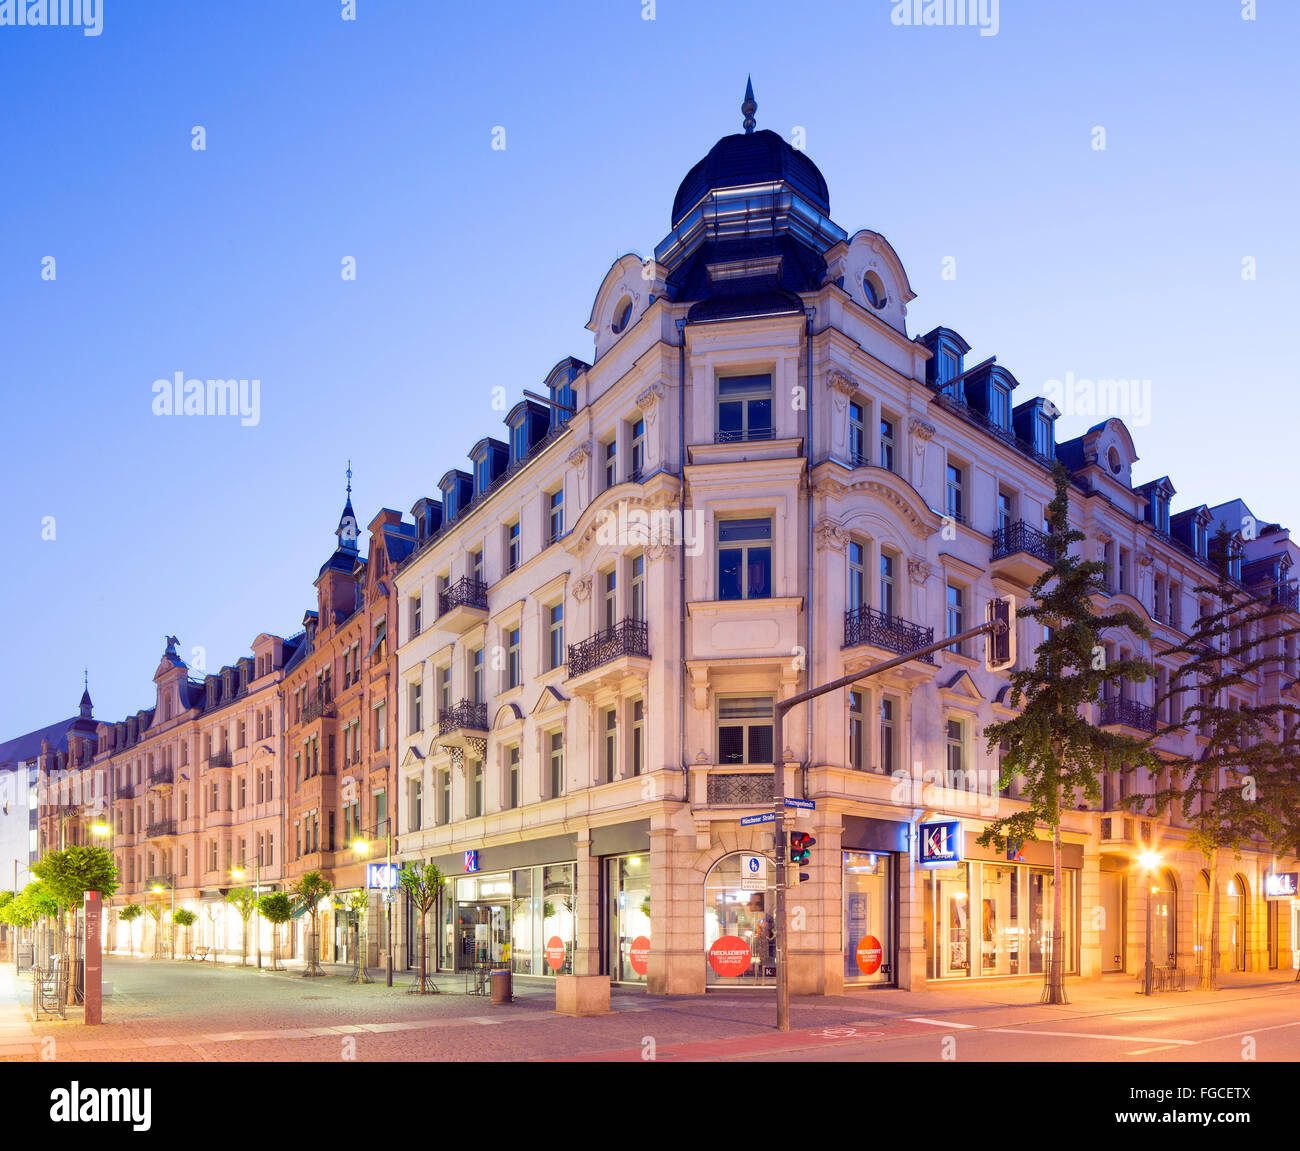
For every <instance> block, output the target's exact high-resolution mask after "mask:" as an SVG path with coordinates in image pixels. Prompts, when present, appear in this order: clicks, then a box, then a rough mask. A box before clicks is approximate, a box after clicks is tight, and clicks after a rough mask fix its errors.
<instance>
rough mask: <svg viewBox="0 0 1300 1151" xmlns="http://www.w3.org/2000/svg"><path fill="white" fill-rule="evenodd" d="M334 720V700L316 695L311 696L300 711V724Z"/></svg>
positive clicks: (319, 694) (320, 694)
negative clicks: (319, 720)
mask: <svg viewBox="0 0 1300 1151" xmlns="http://www.w3.org/2000/svg"><path fill="white" fill-rule="evenodd" d="M333 718H334V698H333V697H332V696H327V695H324V694H323V693H318V694H316V695H314V696H312V698H311V699H309V700H308V701H307V703H306V706H304V707H303V709H302V719H301V720H299V722H300V723H315V722H316V721H317V720H318V719H333Z"/></svg>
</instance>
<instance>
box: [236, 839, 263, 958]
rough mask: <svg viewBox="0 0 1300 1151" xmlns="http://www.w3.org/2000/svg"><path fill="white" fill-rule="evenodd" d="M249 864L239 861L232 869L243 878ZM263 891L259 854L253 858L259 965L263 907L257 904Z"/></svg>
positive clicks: (254, 905) (239, 877)
mask: <svg viewBox="0 0 1300 1151" xmlns="http://www.w3.org/2000/svg"><path fill="white" fill-rule="evenodd" d="M247 867H248V864H247V863H246V862H245V861H244V860H242V859H241V860H240V861H239V866H238V867H236V868H234V869H233V870H232V871H231V873H230V874H231V875H233V876H234V877H235V878H236V879H243V878H244V876H245V875H246V874H247ZM261 893H262V857H261V856H260V855H259V856H258V857H257V858H256V859H254V860H253V913H254V914H255V915H256V916H257V966H258V969H259V970H260V969H261V966H262V909H261V908H260V907H259V906H258V905H257V900H258V898H259V897H260V895H261Z"/></svg>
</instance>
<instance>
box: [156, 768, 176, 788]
mask: <svg viewBox="0 0 1300 1151" xmlns="http://www.w3.org/2000/svg"><path fill="white" fill-rule="evenodd" d="M175 779H176V773H175V771H174V770H173V769H172V768H170V767H155V768H152V769H150V771H149V786H150V787H153V786H154V785H156V784H159V783H174V782H175Z"/></svg>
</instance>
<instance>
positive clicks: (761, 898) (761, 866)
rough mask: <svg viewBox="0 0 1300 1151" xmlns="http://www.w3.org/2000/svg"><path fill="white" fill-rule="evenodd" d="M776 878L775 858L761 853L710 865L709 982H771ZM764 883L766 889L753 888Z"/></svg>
mask: <svg viewBox="0 0 1300 1151" xmlns="http://www.w3.org/2000/svg"><path fill="white" fill-rule="evenodd" d="M754 860H757V861H758V862H757V864H754V863H753V862H752V861H754ZM760 873H761V874H760ZM775 882H776V868H775V866H774V865H773V863H772V860H771V859H770V858H769V857H768V856H767V855H765V854H760V853H757V852H736V853H734V854H731V855H724V856H723V857H722V858H721V859H719V860H718V862H717V863H715V864H714V865H713V866H712V867H711V868H710V869H709V874H708V877H707V878H706V879H705V881H704V953H705V983H706V984H707V985H708V986H710V987H712V986H715V985H719V984H731V985H734V984H742V985H743V984H747V985H751V986H753V985H759V984H762V983H764V982H771V981H772V977H773V973H774V970H775V968H774V963H775V957H776V946H775V935H774V931H773V924H774V923H775V920H774V918H773V912H774V909H775V906H776V904H775V898H776V896H775ZM759 885H762V889H755V890H750V888H758V887H759Z"/></svg>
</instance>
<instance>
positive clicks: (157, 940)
mask: <svg viewBox="0 0 1300 1151" xmlns="http://www.w3.org/2000/svg"><path fill="white" fill-rule="evenodd" d="M145 910H146V911H147V912H148V913H149V918H150V919H152V920H153V956H152V958H154V959H161V958H162V917H163V912H164V911H166V910H167V905H166V904H165V903H163V901H162V900H161V899H151V900H149V902H148V903H147V904H145Z"/></svg>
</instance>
